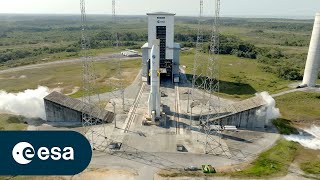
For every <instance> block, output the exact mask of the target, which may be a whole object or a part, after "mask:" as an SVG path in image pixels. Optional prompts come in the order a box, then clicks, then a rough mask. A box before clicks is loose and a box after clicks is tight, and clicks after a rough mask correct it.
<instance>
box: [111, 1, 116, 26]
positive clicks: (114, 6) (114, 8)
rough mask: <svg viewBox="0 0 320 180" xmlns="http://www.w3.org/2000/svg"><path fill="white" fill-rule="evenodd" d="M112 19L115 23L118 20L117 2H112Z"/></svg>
mask: <svg viewBox="0 0 320 180" xmlns="http://www.w3.org/2000/svg"><path fill="white" fill-rule="evenodd" d="M112 18H113V21H115V18H116V0H112Z"/></svg>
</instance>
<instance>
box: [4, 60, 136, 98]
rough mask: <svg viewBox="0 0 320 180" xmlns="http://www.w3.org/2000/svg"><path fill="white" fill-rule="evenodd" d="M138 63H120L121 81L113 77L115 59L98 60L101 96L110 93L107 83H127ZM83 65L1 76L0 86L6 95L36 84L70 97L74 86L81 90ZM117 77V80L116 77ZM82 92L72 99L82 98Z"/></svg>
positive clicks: (60, 65)
mask: <svg viewBox="0 0 320 180" xmlns="http://www.w3.org/2000/svg"><path fill="white" fill-rule="evenodd" d="M140 64H141V62H140V61H139V60H124V61H122V63H121V66H122V75H123V79H116V78H115V77H113V75H114V74H116V73H115V72H116V70H117V67H118V63H116V61H115V60H110V61H100V62H96V63H95V68H96V72H97V80H96V85H97V88H98V89H99V90H100V93H103V92H108V91H110V90H112V87H114V86H111V85H110V84H108V83H107V82H108V81H111V82H122V83H124V85H128V84H130V83H131V82H132V81H133V80H134V79H135V77H136V74H138V71H139V68H140ZM81 72H82V66H81V63H80V62H77V63H70V65H66V64H55V65H50V66H43V67H41V68H36V69H28V70H21V71H17V72H9V73H5V74H1V75H0V79H1V81H0V87H1V88H2V89H3V90H5V91H8V92H20V91H23V90H25V89H36V88H37V87H38V85H41V86H47V87H49V88H51V89H54V88H60V89H62V92H63V93H65V94H70V93H72V92H73V91H74V89H76V88H77V87H81V75H82V73H81ZM117 78H118V77H117ZM81 95H82V93H81V92H77V93H76V94H74V95H73V96H74V97H79V96H81Z"/></svg>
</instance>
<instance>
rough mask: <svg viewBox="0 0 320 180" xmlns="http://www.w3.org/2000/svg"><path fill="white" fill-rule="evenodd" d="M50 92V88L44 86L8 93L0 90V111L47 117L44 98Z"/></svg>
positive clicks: (29, 116) (25, 115) (28, 116)
mask: <svg viewBox="0 0 320 180" xmlns="http://www.w3.org/2000/svg"><path fill="white" fill-rule="evenodd" d="M48 94H49V88H47V87H43V86H39V87H38V89H34V90H30V89H28V90H25V91H24V92H20V93H7V92H5V91H2V90H0V112H5V113H12V114H16V115H22V116H24V117H27V118H41V119H46V114H45V108H44V102H43V98H44V97H45V96H47V95H48Z"/></svg>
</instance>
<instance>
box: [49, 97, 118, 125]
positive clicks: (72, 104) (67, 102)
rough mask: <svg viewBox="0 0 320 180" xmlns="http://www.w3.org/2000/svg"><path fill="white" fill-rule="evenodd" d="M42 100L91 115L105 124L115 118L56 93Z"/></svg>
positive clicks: (109, 113) (102, 110)
mask: <svg viewBox="0 0 320 180" xmlns="http://www.w3.org/2000/svg"><path fill="white" fill-rule="evenodd" d="M44 100H47V101H50V102H53V103H56V104H59V105H61V106H64V107H67V108H70V109H72V110H75V111H78V112H81V113H85V114H88V115H91V116H92V117H94V118H97V119H101V120H103V121H106V122H112V121H113V119H114V117H115V114H114V113H113V112H110V111H107V110H104V109H100V108H98V107H96V106H94V105H91V104H88V103H83V102H82V101H81V100H78V99H74V98H71V97H69V96H66V95H64V94H61V93H59V92H56V91H54V92H52V93H50V94H49V95H48V96H46V97H44ZM90 112H92V113H90Z"/></svg>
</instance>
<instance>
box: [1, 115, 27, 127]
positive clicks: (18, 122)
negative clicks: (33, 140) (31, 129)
mask: <svg viewBox="0 0 320 180" xmlns="http://www.w3.org/2000/svg"><path fill="white" fill-rule="evenodd" d="M26 128H27V125H26V124H24V122H23V117H21V116H14V115H8V114H0V130H24V129H26Z"/></svg>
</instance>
